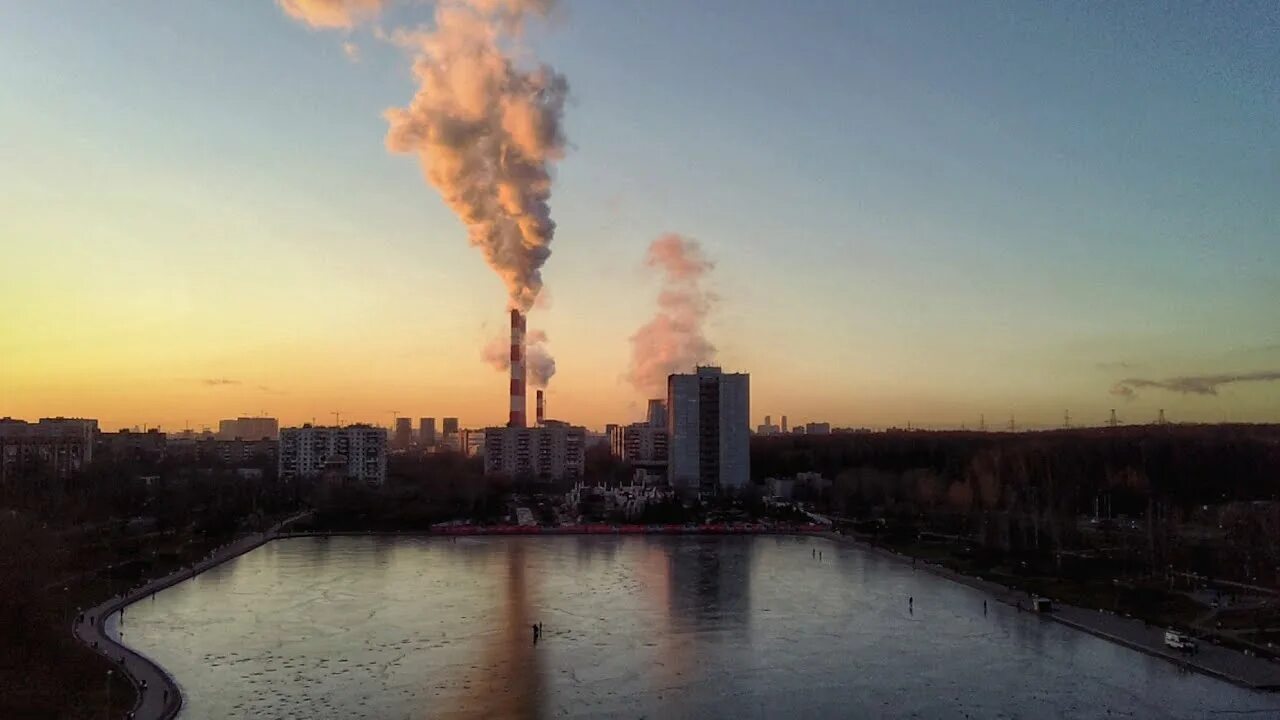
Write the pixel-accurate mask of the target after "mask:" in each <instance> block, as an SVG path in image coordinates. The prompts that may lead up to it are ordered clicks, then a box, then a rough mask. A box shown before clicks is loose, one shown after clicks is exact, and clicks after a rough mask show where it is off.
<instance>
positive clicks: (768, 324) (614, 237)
mask: <svg viewBox="0 0 1280 720" xmlns="http://www.w3.org/2000/svg"><path fill="white" fill-rule="evenodd" d="M1157 5H1158V4H1156V3H1123V4H1122V3H1115V4H1104V3H1094V4H1084V3H1007V2H1005V3H998V2H990V3H987V2H966V3H936V2H929V3H915V2H899V1H897V0H892V1H891V0H885V1H883V2H847V1H845V0H830V1H823V0H802V1H801V2H798V3H780V2H763V1H756V0H750V1H745V0H718V1H715V2H710V1H709V2H687V1H686V0H626V1H622V0H620V1H618V2H593V1H590V0H578V1H577V2H573V1H569V2H565V3H562V5H561V7H560V8H559V9H558V12H557V13H556V14H555V15H554V17H553V18H552V20H551V22H550V23H545V24H543V23H540V24H537V25H535V26H534V27H533V28H532V29H531V32H530V34H529V35H528V37H526V38H525V43H524V44H525V48H524V49H523V50H522V53H523V55H522V56H523V57H525V58H528V59H532V58H536V59H537V60H540V61H543V62H547V63H549V64H550V65H552V66H554V67H555V68H556V70H558V71H559V72H561V73H563V74H564V75H565V76H566V77H567V78H568V82H569V87H570V100H569V103H568V105H567V107H566V109H565V116H564V122H565V131H566V134H567V138H568V151H567V154H566V155H565V157H564V159H563V160H562V161H560V162H559V163H558V165H557V166H556V169H555V183H554V187H553V192H552V196H551V210H552V214H553V217H554V219H555V221H556V223H557V225H558V228H557V231H556V236H555V240H554V242H553V243H552V245H551V249H552V256H551V258H550V260H549V261H548V262H547V264H546V266H545V268H544V272H543V277H544V280H545V282H546V290H545V292H544V296H543V297H542V298H541V301H542V306H541V307H538V308H537V309H535V310H534V312H533V313H532V315H531V317H530V321H529V324H530V327H531V328H538V329H541V330H544V331H545V332H546V333H547V335H548V337H549V348H550V350H551V351H552V352H553V353H554V355H555V358H556V361H557V367H558V372H557V374H556V376H555V377H554V379H553V380H552V381H551V384H550V388H549V391H548V398H549V399H548V405H549V410H550V413H549V414H550V415H552V416H554V417H558V418H562V419H565V420H570V421H573V422H576V423H581V424H585V425H587V426H589V427H600V426H602V425H603V424H604V423H606V422H626V421H632V420H637V419H640V417H641V415H642V414H643V408H644V400H645V398H644V397H642V396H640V395H639V394H638V393H637V392H636V391H635V390H634V389H633V388H632V387H631V386H630V385H628V384H627V383H626V382H625V380H624V375H625V374H626V372H627V368H628V362H629V354H630V347H629V343H628V338H629V337H630V336H631V335H632V334H633V333H635V332H636V330H637V329H638V328H639V327H640V326H641V325H643V324H644V323H645V322H646V321H648V320H649V319H650V318H651V317H652V316H653V314H654V312H655V309H656V297H657V292H658V283H657V280H656V279H655V278H653V277H651V275H650V274H649V273H647V272H646V271H645V270H644V268H643V261H644V258H645V251H646V248H647V247H648V245H649V243H650V242H651V241H652V240H654V239H655V238H657V237H659V236H661V235H662V234H664V233H668V232H674V233H680V234H682V235H684V236H687V237H690V238H694V239H696V240H697V241H699V242H700V243H701V245H702V248H703V250H704V251H705V253H706V255H707V256H708V257H709V258H710V259H711V260H712V261H714V263H715V268H714V270H712V271H711V272H710V273H709V275H708V280H707V282H708V284H709V286H710V287H711V289H712V290H713V291H714V293H715V294H716V296H717V297H718V301H717V304H716V306H715V308H714V310H713V312H712V314H711V317H710V326H709V330H708V333H707V335H708V339H709V340H710V341H711V342H712V343H713V344H714V345H715V346H716V347H717V349H718V356H717V359H718V362H719V364H721V365H722V366H724V368H725V369H726V370H732V371H741V372H749V373H751V385H752V397H751V405H752V421H753V423H759V422H760V421H761V418H762V417H763V416H764V415H766V414H770V415H773V416H774V418H775V421H776V419H777V417H778V416H781V415H784V414H785V415H787V416H789V418H790V420H791V422H792V423H793V424H794V423H797V422H803V421H807V420H825V421H830V422H832V423H834V424H837V425H857V426H861V425H865V426H871V427H883V426H891V425H899V426H901V425H905V424H906V423H907V422H909V421H910V422H912V423H914V424H915V425H918V426H924V427H930V426H937V427H943V426H959V425H960V424H961V423H967V424H968V426H969V427H973V426H975V425H976V424H977V422H978V418H979V416H980V414H985V416H986V420H987V423H988V425H992V426H995V425H1004V424H1007V422H1008V419H1009V416H1010V414H1013V415H1015V416H1016V417H1017V421H1018V424H1019V426H1020V427H1034V426H1051V425H1059V424H1061V422H1062V416H1063V411H1064V410H1068V409H1069V410H1070V412H1071V416H1072V419H1073V422H1075V423H1078V424H1096V423H1100V422H1101V421H1103V420H1104V418H1105V417H1106V414H1107V413H1108V410H1109V409H1110V408H1113V407H1114V408H1116V410H1117V413H1118V414H1119V415H1120V417H1121V419H1122V420H1128V421H1134V422H1144V421H1148V420H1151V419H1153V418H1154V417H1155V415H1156V413H1157V411H1158V410H1159V409H1160V408H1164V409H1165V412H1166V414H1167V415H1168V416H1169V418H1170V419H1171V420H1196V421H1222V420H1231V421H1272V422H1275V421H1280V5H1277V4H1276V3H1275V2H1270V1H1267V2H1257V3H1247V2H1240V3H1231V4H1229V5H1228V4H1207V5H1201V6H1193V4H1192V3H1175V4H1174V8H1173V9H1172V10H1171V9H1168V8H1161V7H1157ZM801 9H803V10H804V12H799V10H801ZM431 17H432V14H431V8H430V6H429V5H428V4H424V3H421V2H410V1H408V0H404V1H402V2H391V6H390V7H389V8H388V9H387V10H386V11H385V12H384V13H382V14H381V15H380V16H378V17H376V18H373V19H371V20H370V22H367V23H364V24H360V25H358V26H356V27H353V28H351V29H336V30H333V29H330V30H324V29H316V28H311V27H308V26H307V25H306V24H304V23H302V22H299V21H298V20H296V19H294V18H291V17H289V16H288V15H286V14H285V13H284V12H282V11H281V8H280V7H279V6H278V5H277V4H276V3H274V2H271V1H270V0H257V1H256V2H249V1H244V2H240V1H237V2H208V1H206V2H195V1H189V2H188V1H182V2H179V1H175V0H151V1H146V2H144V1H132V2H110V3H107V2H84V0H41V1H40V2H11V3H5V5H4V7H3V9H0V68H3V71H2V72H3V80H2V81H0V258H3V260H2V263H3V265H2V267H3V273H2V277H3V279H2V280H0V303H3V305H2V307H3V308H4V311H3V313H0V416H4V415H11V416H14V417H20V418H26V419H31V420H34V419H35V418H37V417H40V416H49V415H59V414H60V415H75V416H84V417H96V418H98V419H99V420H100V421H101V423H102V425H103V426H104V427H106V428H108V429H114V428H116V427H121V426H133V425H143V424H146V425H150V426H156V425H160V426H162V427H163V428H165V429H174V430H176V429H179V428H181V427H183V426H184V425H188V424H189V425H190V426H191V427H200V426H203V425H211V424H212V425H216V422H217V420H218V419H219V418H222V417H232V416H236V415H244V414H259V413H267V414H270V415H274V416H277V417H279V418H280V419H281V421H282V422H283V423H285V424H292V423H299V422H304V421H310V420H311V419H313V418H314V419H316V420H317V421H322V422H324V421H331V420H332V415H330V413H331V412H333V411H340V412H341V413H342V419H343V421H344V422H349V421H357V420H363V421H369V422H377V423H381V424H387V423H389V422H390V421H391V416H392V413H391V411H393V410H395V411H399V412H400V414H402V415H411V416H413V417H415V418H416V417H419V416H436V417H440V416H446V415H448V416H459V417H460V418H461V420H462V423H463V424H464V425H467V426H481V425H486V424H497V423H501V422H502V421H503V420H504V419H505V417H506V413H507V383H506V380H505V377H504V376H503V375H502V374H501V373H499V372H496V371H494V370H493V369H492V368H490V367H489V366H488V365H486V364H485V363H484V362H483V361H482V359H481V352H482V350H483V346H484V344H485V343H486V342H487V341H489V340H490V339H492V338H493V337H495V336H500V335H502V333H503V332H504V331H505V323H506V314H505V308H506V302H507V294H506V291H505V290H504V288H503V285H502V283H501V281H500V280H499V279H498V277H497V276H496V275H495V274H494V273H493V272H492V271H491V270H489V269H488V268H487V267H486V266H485V264H484V262H483V261H482V259H481V257H480V254H479V253H478V252H477V251H476V250H475V249H474V248H472V247H470V246H469V245H468V243H467V234H466V230H465V229H464V227H463V226H462V224H461V223H460V222H459V221H458V219H457V218H456V217H455V216H454V214H453V213H452V212H450V211H449V209H448V208H447V207H446V206H445V204H444V203H443V202H442V201H441V199H440V196H439V194H438V193H437V192H436V190H435V189H433V188H432V187H431V186H429V185H428V184H427V183H426V182H424V180H423V177H422V170H421V168H420V167H419V165H418V163H417V162H416V161H415V160H414V159H413V158H411V157H407V156H404V155H394V154H391V153H389V152H388V151H387V149H386V146H385V144H384V141H385V137H386V134H387V121H386V120H385V119H384V118H383V116H382V113H383V112H384V111H385V110H386V109H388V108H392V107H403V106H405V105H406V104H407V103H408V102H409V100H410V99H411V98H412V97H413V94H414V92H415V90H416V85H415V82H414V80H413V77H412V75H411V72H410V69H411V64H412V58H411V57H410V56H409V54H408V53H407V51H406V50H405V49H403V48H401V47H398V46H396V45H395V44H393V43H391V42H388V41H387V40H385V39H380V38H386V37H388V34H389V33H390V31H391V30H392V29H394V28H396V27H412V26H415V25H417V24H419V23H427V22H430V20H431ZM1240 376H1249V377H1251V378H1252V379H1249V380H1239V381H1233V380H1236V379H1237V378H1239V377H1240ZM1125 380H1129V381H1131V382H1129V383H1128V384H1125V385H1123V386H1122V388H1120V389H1117V388H1116V385H1117V383H1118V382H1121V381H1125ZM1145 383H1154V385H1149V384H1145ZM1161 385H1163V386H1161ZM1124 388H1128V395H1129V396H1127V397H1126V396H1125V395H1124V394H1119V393H1121V392H1122V391H1123V389H1124ZM1208 391H1216V394H1215V393H1214V392H1208Z"/></svg>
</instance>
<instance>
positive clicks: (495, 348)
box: [480, 330, 556, 388]
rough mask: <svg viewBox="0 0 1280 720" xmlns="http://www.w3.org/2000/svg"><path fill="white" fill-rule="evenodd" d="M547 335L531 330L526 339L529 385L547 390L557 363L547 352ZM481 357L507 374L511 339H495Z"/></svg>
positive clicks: (525, 356)
mask: <svg viewBox="0 0 1280 720" xmlns="http://www.w3.org/2000/svg"><path fill="white" fill-rule="evenodd" d="M546 343H547V334H546V333H545V332H543V331H541V330H530V331H529V333H528V334H527V335H525V337H524V366H525V371H526V372H527V373H528V375H527V379H528V381H529V384H530V385H532V386H533V387H537V388H545V387H546V386H547V383H549V382H551V376H552V375H555V374H556V361H555V358H553V357H551V353H549V352H547V347H546ZM480 356H481V357H482V358H483V359H484V361H485V362H486V363H488V364H489V365H491V366H492V367H493V369H494V370H501V371H502V372H506V371H507V370H510V369H511V338H510V337H509V336H506V337H495V338H493V339H492V340H490V341H489V342H487V343H485V346H484V350H483V351H482V352H481V353H480Z"/></svg>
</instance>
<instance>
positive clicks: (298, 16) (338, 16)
mask: <svg viewBox="0 0 1280 720" xmlns="http://www.w3.org/2000/svg"><path fill="white" fill-rule="evenodd" d="M276 2H277V3H278V4H279V5H280V9H282V10H284V11H285V14H287V15H289V16H290V17H292V18H294V19H295V20H301V21H302V22H304V23H306V24H308V25H310V26H311V27H313V28H351V27H355V26H356V25H357V24H359V23H360V21H362V20H367V19H369V18H372V17H374V16H376V15H377V14H378V13H379V12H381V10H382V6H383V5H384V4H385V2H384V0H276Z"/></svg>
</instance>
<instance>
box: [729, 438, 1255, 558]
mask: <svg viewBox="0 0 1280 720" xmlns="http://www.w3.org/2000/svg"><path fill="white" fill-rule="evenodd" d="M751 463H752V473H753V476H754V477H755V478H756V479H757V481H762V480H763V479H764V478H767V477H790V476H793V475H795V474H796V473H800V472H812V471H816V472H820V473H822V475H823V476H824V477H825V478H827V479H828V480H830V484H829V486H826V487H821V488H816V489H808V488H800V489H798V491H797V492H798V493H800V494H802V495H804V494H805V493H806V492H807V493H808V495H809V497H804V498H803V499H809V500H812V501H814V502H816V503H818V504H819V506H820V507H822V508H824V509H826V510H828V511H829V512H832V513H833V514H836V515H838V516H842V517H850V518H862V519H865V518H870V517H876V518H882V519H892V520H898V521H901V522H902V523H904V524H908V523H909V524H911V525H914V526H919V527H921V528H924V529H927V530H931V531H935V532H939V533H953V534H958V535H964V536H966V537H969V538H972V539H973V540H975V541H976V542H978V543H980V544H981V545H983V546H986V547H992V548H997V549H999V550H1002V551H1012V552H1026V553H1031V554H1036V553H1040V554H1044V553H1053V552H1059V551H1062V550H1072V549H1078V548H1082V547H1090V546H1093V545H1096V544H1097V543H1098V541H1097V539H1096V538H1093V537H1085V536H1084V535H1087V534H1089V531H1090V528H1089V527H1087V526H1086V527H1084V528H1082V527H1081V525H1082V522H1081V520H1082V518H1085V517H1091V516H1098V517H1100V518H1101V519H1102V520H1103V522H1102V523H1101V524H1100V525H1099V527H1100V529H1105V530H1109V531H1110V530H1115V531H1116V533H1121V534H1127V535H1132V536H1134V538H1133V539H1132V542H1131V541H1130V540H1129V539H1124V540H1123V542H1124V545H1125V547H1127V548H1131V549H1132V550H1133V553H1134V558H1135V559H1137V560H1139V561H1141V562H1144V563H1145V564H1147V565H1148V566H1149V567H1151V568H1155V567H1163V566H1165V565H1166V564H1178V565H1181V566H1183V567H1199V568H1210V569H1214V568H1219V567H1221V568H1223V569H1222V570H1221V571H1222V572H1223V573H1224V574H1227V575H1235V576H1239V577H1245V578H1251V579H1258V578H1261V577H1267V578H1271V579H1272V581H1274V577H1275V574H1276V571H1275V568H1276V566H1277V565H1280V548H1277V542H1280V533H1277V534H1274V535H1272V536H1271V537H1270V538H1268V537H1266V534H1267V532H1269V531H1270V529H1271V526H1272V523H1273V522H1276V521H1274V520H1273V519H1272V518H1273V516H1275V515H1277V513H1276V508H1277V507H1278V506H1277V505H1276V504H1275V501H1277V500H1280V426H1275V425H1213V426H1184V425H1170V426H1149V427H1127V428H1107V429H1087V430H1074V431H1072V430H1063V431H1054V432H1040V433H978V432H920V431H917V432H890V433H863V434H849V435H829V436H803V435H801V436H771V437H757V438H754V439H753V441H752V446H751ZM1259 501H1262V502H1259ZM1197 525H1198V526H1202V527H1205V528H1207V529H1206V531H1205V532H1202V533H1200V535H1199V539H1198V540H1194V541H1193V540H1192V539H1189V536H1190V535H1191V533H1188V532H1184V530H1186V528H1187V527H1188V526H1197ZM1277 530H1280V528H1277ZM1104 540H1107V542H1112V541H1115V542H1119V541H1117V540H1116V537H1114V533H1113V536H1110V537H1109V538H1104ZM1126 562H1127V561H1126Z"/></svg>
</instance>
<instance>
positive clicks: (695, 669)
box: [123, 536, 1280, 719]
mask: <svg viewBox="0 0 1280 720" xmlns="http://www.w3.org/2000/svg"><path fill="white" fill-rule="evenodd" d="M818 551H820V552H821V553H822V559H821V561H819V560H818V559H817V558H815V557H813V554H814V553H815V552H818ZM908 597H914V612H909V611H908V607H907V598H908ZM983 599H984V596H983V595H982V594H981V593H979V592H977V591H975V590H972V589H970V588H968V587H964V586H961V585H957V584H955V583H951V582H948V581H946V580H943V579H940V578H937V577H934V576H932V575H929V574H928V573H926V572H924V571H914V570H912V569H911V568H910V567H909V566H906V565H902V564H900V563H895V562H893V561H890V560H886V559H884V558H881V557H879V556H876V555H873V554H869V553H866V552H864V551H862V550H859V549H857V548H855V547H852V546H845V545H837V544H834V543H832V542H830V541H828V540H825V539H820V538H807V537H683V538H680V537H656V536H655V537H646V536H632V537H582V536H566V537H548V538H460V539H458V540H457V541H456V542H452V541H450V540H449V539H447V538H422V539H414V538H365V537H335V538H294V539H287V540H280V541H276V542H273V543H270V544H268V545H266V546H264V547H261V548H259V549H257V550H254V551H253V552H251V553H249V554H247V555H244V556H242V557H240V558H237V559H235V560H232V561H231V562H229V563H226V564H224V565H221V566H219V567H217V568H215V569H213V570H211V571H209V572H206V573H204V574H202V575H200V576H198V577H196V578H195V579H194V580H191V581H188V582H184V583H181V584H179V585H176V586H174V587H172V588H170V589H168V590H164V591H162V592H160V593H159V594H157V595H156V596H155V597H154V598H152V599H148V600H143V601H141V602H139V603H137V604H135V605H133V606H131V607H130V608H129V609H128V610H127V611H126V616H125V623H124V627H123V633H124V640H125V642H127V643H128V644H129V645H131V646H133V647H135V648H138V649H139V650H141V651H142V652H144V653H146V654H147V655H150V656H151V657H152V658H154V659H155V660H156V661H158V662H159V663H160V664H161V665H163V666H164V667H165V668H167V669H168V670H169V671H170V672H171V673H172V674H173V675H174V676H175V677H176V678H177V680H178V683H179V685H181V686H182V690H183V694H184V696H185V699H186V705H185V707H184V710H183V714H182V717H183V718H240V717H244V718H278V717H295V718H318V717H319V718H328V717H332V718H423V717H447V718H507V717H511V718H558V717H580V718H586V717H601V716H610V717H630V718H680V717H688V718H700V717H732V718H735V719H741V718H783V717H892V718H952V717H954V718H965V717H970V718H1058V717H1068V718H1116V717H1132V718H1157V717H1159V718H1205V717H1215V716H1219V717H1280V697H1277V696H1274V695H1266V694H1261V693H1256V692H1252V691H1248V690H1243V689H1240V688H1237V687H1235V686H1232V685H1229V684H1226V683H1223V682H1219V681H1217V680H1213V679H1211V678H1207V677H1204V676H1201V675H1197V674H1189V673H1186V672H1183V671H1180V670H1178V669H1177V668H1176V667H1174V666H1173V665H1171V664H1169V663H1166V662H1163V661H1161V660H1157V659H1155V658H1150V657H1147V656H1146V655H1142V654H1140V653H1137V652H1134V651H1131V650H1128V649H1125V648H1122V647H1119V646H1116V645H1112V644H1110V643H1107V642H1105V641H1102V640H1099V639H1097V638H1094V637H1092V636H1090V635H1086V634H1084V633H1080V632H1076V631H1074V630H1071V629H1069V628H1067V627H1064V626H1062V625H1059V624H1057V623H1053V622H1048V621H1043V620H1040V619H1039V618H1037V617H1035V616H1034V615H1031V614H1028V613H1019V612H1017V611H1016V610H1014V609H1013V608H1009V607H1006V606H1004V605H1000V604H998V603H995V602H991V603H990V604H989V610H988V613H987V614H986V615H984V614H983V609H982V603H983ZM536 622H541V623H543V625H544V627H545V631H546V632H545V636H544V638H543V639H542V640H541V641H540V642H538V643H537V644H536V645H535V644H534V642H533V633H532V628H531V626H532V625H533V623H536ZM1272 713H1275V715H1272Z"/></svg>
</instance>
